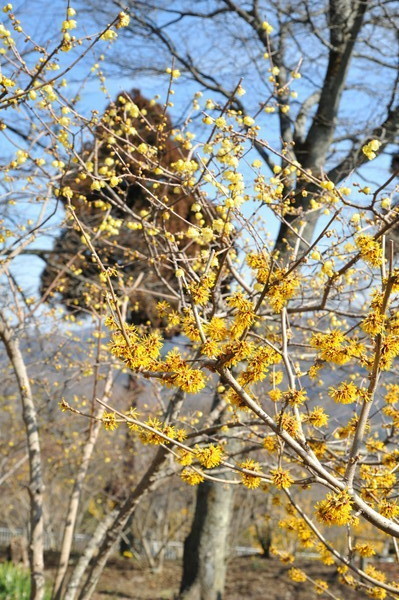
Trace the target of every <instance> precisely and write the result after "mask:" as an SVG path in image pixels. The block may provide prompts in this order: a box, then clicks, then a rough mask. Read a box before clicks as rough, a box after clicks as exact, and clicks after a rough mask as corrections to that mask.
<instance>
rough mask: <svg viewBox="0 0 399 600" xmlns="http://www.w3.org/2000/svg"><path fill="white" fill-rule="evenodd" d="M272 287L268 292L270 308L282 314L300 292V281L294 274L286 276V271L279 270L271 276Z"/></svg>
mask: <svg viewBox="0 0 399 600" xmlns="http://www.w3.org/2000/svg"><path fill="white" fill-rule="evenodd" d="M269 283H270V287H269V288H268V290H267V292H266V296H267V298H268V300H269V303H270V306H271V307H272V308H273V310H275V311H276V312H281V310H282V309H283V308H284V306H285V305H286V304H287V302H288V300H290V299H291V298H292V297H293V296H294V295H295V293H296V291H297V290H298V287H299V285H300V279H299V277H298V275H297V274H296V273H294V272H292V273H290V274H286V270H285V269H277V270H276V271H274V272H273V273H272V275H271V276H270V282H269Z"/></svg>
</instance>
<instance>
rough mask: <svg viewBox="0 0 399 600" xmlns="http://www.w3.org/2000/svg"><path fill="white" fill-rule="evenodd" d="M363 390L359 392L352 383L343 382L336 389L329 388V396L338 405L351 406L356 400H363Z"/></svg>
mask: <svg viewBox="0 0 399 600" xmlns="http://www.w3.org/2000/svg"><path fill="white" fill-rule="evenodd" d="M364 392H365V391H364V390H361V389H359V388H358V387H357V385H355V384H354V383H353V381H349V382H346V381H343V382H342V383H340V385H339V386H338V387H337V388H333V387H330V388H329V392H328V393H329V395H330V396H331V398H332V399H333V400H334V402H338V403H339V404H352V402H356V401H357V400H358V398H364V397H365V396H364Z"/></svg>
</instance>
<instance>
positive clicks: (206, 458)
mask: <svg viewBox="0 0 399 600" xmlns="http://www.w3.org/2000/svg"><path fill="white" fill-rule="evenodd" d="M195 457H196V459H197V460H198V462H199V463H200V464H201V465H202V466H203V467H205V468H206V469H213V468H214V467H217V466H218V465H220V463H221V462H222V458H223V449H222V448H221V446H215V445H214V444H211V445H210V446H207V447H206V448H199V447H198V446H196V448H195Z"/></svg>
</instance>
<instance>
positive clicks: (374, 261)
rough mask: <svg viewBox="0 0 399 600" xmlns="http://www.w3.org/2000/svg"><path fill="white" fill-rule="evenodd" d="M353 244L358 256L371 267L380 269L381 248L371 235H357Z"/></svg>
mask: <svg viewBox="0 0 399 600" xmlns="http://www.w3.org/2000/svg"><path fill="white" fill-rule="evenodd" d="M355 244H356V246H357V247H358V248H359V250H360V256H361V257H362V258H363V260H364V261H365V262H366V263H367V264H368V265H370V266H371V267H380V266H381V264H382V257H383V254H382V246H381V244H380V243H379V242H377V241H376V240H375V239H374V238H373V237H372V236H371V235H366V234H362V235H358V236H357V237H356V238H355Z"/></svg>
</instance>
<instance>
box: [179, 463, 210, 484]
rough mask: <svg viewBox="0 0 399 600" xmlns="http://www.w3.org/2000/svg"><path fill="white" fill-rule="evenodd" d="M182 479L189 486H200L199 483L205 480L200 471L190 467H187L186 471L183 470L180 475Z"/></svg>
mask: <svg viewBox="0 0 399 600" xmlns="http://www.w3.org/2000/svg"><path fill="white" fill-rule="evenodd" d="M180 477H181V478H182V480H183V481H184V482H185V483H188V484H189V485H198V484H199V483H202V482H203V481H204V479H205V477H204V476H203V475H202V473H200V472H199V471H195V470H194V469H191V468H190V467H186V468H185V469H183V471H182V472H181V474H180Z"/></svg>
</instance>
